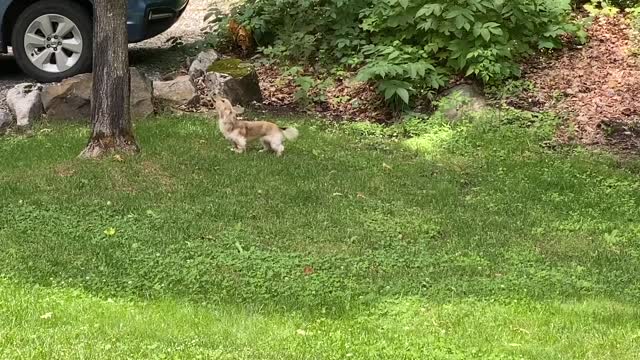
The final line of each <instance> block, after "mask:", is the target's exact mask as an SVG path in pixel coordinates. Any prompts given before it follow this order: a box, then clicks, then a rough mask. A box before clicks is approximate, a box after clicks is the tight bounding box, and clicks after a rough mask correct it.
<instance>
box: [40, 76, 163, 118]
mask: <svg viewBox="0 0 640 360" xmlns="http://www.w3.org/2000/svg"><path fill="white" fill-rule="evenodd" d="M130 77H131V95H130V102H131V104H130V107H131V116H132V117H133V118H134V119H137V118H144V117H146V116H148V115H150V114H152V113H153V93H152V92H153V84H152V83H151V81H149V80H148V79H147V78H146V76H144V75H143V74H142V73H140V72H139V71H138V70H137V69H136V68H131V69H130ZM92 85H93V76H92V75H91V74H80V75H76V76H74V77H71V78H68V79H65V80H63V81H61V82H60V83H56V84H49V85H47V86H46V87H45V88H44V90H43V91H42V105H43V106H44V111H45V112H46V114H47V117H48V118H49V119H51V120H87V119H89V118H91V90H92Z"/></svg>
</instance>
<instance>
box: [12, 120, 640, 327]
mask: <svg viewBox="0 0 640 360" xmlns="http://www.w3.org/2000/svg"><path fill="white" fill-rule="evenodd" d="M300 125H301V126H302V137H301V139H300V141H298V142H294V143H290V144H288V148H287V152H286V156H285V157H284V158H282V159H278V158H276V157H274V156H271V155H269V154H259V153H257V152H256V151H251V152H249V153H248V154H245V155H243V156H237V155H236V154H233V153H232V152H230V151H229V146H228V144H227V143H226V142H224V141H223V140H222V139H221V137H220V136H219V134H218V132H217V129H216V127H215V124H211V123H208V122H205V121H202V120H197V119H193V118H189V119H180V118H167V119H161V120H159V121H147V122H141V123H139V124H138V126H137V136H138V139H139V141H140V143H141V145H142V149H143V153H142V154H141V155H140V156H138V157H135V158H130V159H125V160H124V161H118V160H116V159H105V160H104V161H101V162H86V161H80V160H75V159H74V158H75V156H76V155H77V152H78V151H79V150H80V149H81V148H82V145H83V144H84V141H85V136H86V129H84V128H83V127H78V126H71V127H60V128H54V129H53V131H52V132H51V133H41V134H39V135H38V136H36V137H34V138H29V139H20V138H8V139H0V153H2V154H3V155H5V156H6V160H5V161H4V163H3V172H2V173H1V174H0V204H2V205H3V209H4V211H3V213H4V215H3V220H2V221H3V222H2V223H0V224H1V225H0V245H1V246H2V249H3V252H2V253H0V266H1V268H2V275H4V276H7V277H9V278H11V279H15V280H16V281H19V282H21V283H33V284H39V285H45V286H50V285H53V286H55V287H60V286H62V287H70V288H81V289H84V290H85V291H87V292H89V293H91V294H96V295H99V296H103V297H133V298H140V299H161V298H165V299H166V298H174V299H179V300H180V301H183V300H184V301H190V302H195V303H208V304H226V303H228V304H236V305H238V306H248V307H266V308H270V309H273V310H276V311H284V312H291V311H308V312H310V313H322V314H325V315H327V316H328V315H345V314H349V313H351V311H352V310H354V309H359V308H362V307H366V308H369V307H371V306H374V305H375V304H378V303H380V302H381V301H385V300H386V299H390V298H398V297H418V298H422V299H425V301H428V302H429V303H432V304H447V303H451V302H459V301H465V300H473V299H475V300H477V301H487V302H493V301H496V302H506V303H508V302H510V301H513V300H517V299H524V300H526V301H533V302H536V301H570V300H572V301H581V300H582V299H607V301H612V302H621V303H627V302H636V301H637V300H638V299H640V286H639V285H638V283H637V278H638V276H639V275H640V261H638V260H639V254H640V246H639V245H638V243H637V241H635V239H637V238H638V237H639V236H640V222H638V220H637V219H639V218H640V216H639V215H640V214H639V212H640V210H639V207H638V206H637V204H638V201H639V200H640V195H639V193H638V186H639V185H638V179H637V177H636V176H634V175H632V174H630V173H628V172H627V171H625V170H622V169H619V168H617V167H616V165H615V161H614V159H613V158H612V157H611V156H609V155H607V154H598V153H592V152H589V153H586V152H581V151H579V150H574V151H570V152H565V153H553V152H549V151H547V150H545V149H544V148H542V147H541V146H540V145H539V142H540V140H541V139H540V135H539V134H538V132H536V131H534V130H531V129H528V128H522V127H518V126H503V127H496V126H495V124H494V123H492V120H491V119H484V120H479V121H478V122H477V123H474V124H463V125H459V126H457V127H454V128H451V129H450V130H451V131H450V132H447V134H448V135H447V136H446V141H440V140H442V139H443V138H442V137H437V139H438V143H437V146H436V148H434V147H433V146H429V147H419V148H414V150H407V149H406V148H403V147H402V146H398V144H397V143H395V142H392V141H388V140H384V139H382V138H374V139H372V138H370V137H365V136H360V135H354V134H353V133H351V132H350V131H349V130H348V129H347V130H345V129H340V130H336V129H331V128H327V127H325V126H322V125H318V124H315V123H306V124H305V123H300ZM345 134H348V135H345ZM427 135H428V134H427ZM416 149H417V150H416ZM435 150H437V151H435ZM424 151H429V153H428V154H425V153H424Z"/></svg>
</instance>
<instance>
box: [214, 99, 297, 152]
mask: <svg viewBox="0 0 640 360" xmlns="http://www.w3.org/2000/svg"><path fill="white" fill-rule="evenodd" d="M214 99H215V101H216V110H217V111H218V126H219V127H220V132H222V135H224V137H225V139H227V140H229V141H231V143H232V144H233V148H232V149H231V150H233V151H235V152H237V153H239V154H242V153H243V152H244V151H245V150H246V148H247V143H248V142H250V141H253V140H256V139H260V141H261V142H262V146H263V147H264V149H263V150H261V151H273V152H275V153H276V154H277V155H278V156H282V153H283V152H284V140H285V139H286V140H295V139H296V138H297V137H298V130H297V129H295V128H280V127H278V125H276V124H274V123H271V122H268V121H242V120H238V111H237V110H236V109H235V108H234V107H233V105H232V104H231V102H230V101H229V100H227V99H225V98H223V97H220V96H216V97H215V98H214Z"/></svg>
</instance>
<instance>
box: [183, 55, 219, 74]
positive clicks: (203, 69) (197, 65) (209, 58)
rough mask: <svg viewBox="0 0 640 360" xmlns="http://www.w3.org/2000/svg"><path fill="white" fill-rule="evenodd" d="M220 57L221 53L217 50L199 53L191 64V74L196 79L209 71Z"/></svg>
mask: <svg viewBox="0 0 640 360" xmlns="http://www.w3.org/2000/svg"><path fill="white" fill-rule="evenodd" d="M218 59H220V54H218V52H217V51H215V50H206V51H203V52H201V53H200V54H198V56H197V57H196V58H195V60H193V62H192V63H191V65H190V66H189V76H191V79H196V78H199V77H201V76H203V75H204V74H206V73H207V69H208V68H209V66H211V64H213V63H214V62H215V61H216V60H218Z"/></svg>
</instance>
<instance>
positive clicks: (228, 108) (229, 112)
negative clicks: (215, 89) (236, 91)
mask: <svg viewBox="0 0 640 360" xmlns="http://www.w3.org/2000/svg"><path fill="white" fill-rule="evenodd" d="M213 99H214V100H215V102H216V110H217V111H218V116H219V117H220V119H230V118H231V117H232V116H234V115H235V111H234V109H233V105H232V104H231V101H229V100H228V99H225V98H223V97H222V96H219V95H216V96H214V98H213Z"/></svg>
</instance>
